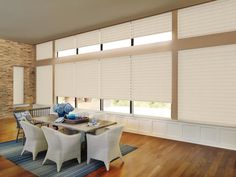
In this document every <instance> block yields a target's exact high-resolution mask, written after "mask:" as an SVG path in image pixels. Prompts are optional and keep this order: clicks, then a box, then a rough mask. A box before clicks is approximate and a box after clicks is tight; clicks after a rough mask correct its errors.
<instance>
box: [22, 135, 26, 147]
mask: <svg viewBox="0 0 236 177" xmlns="http://www.w3.org/2000/svg"><path fill="white" fill-rule="evenodd" d="M25 141H26V138H25V133H24V132H23V145H25Z"/></svg>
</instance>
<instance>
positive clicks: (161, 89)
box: [131, 52, 172, 103]
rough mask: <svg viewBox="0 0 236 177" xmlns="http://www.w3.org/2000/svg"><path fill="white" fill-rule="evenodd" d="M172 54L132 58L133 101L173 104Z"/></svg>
mask: <svg viewBox="0 0 236 177" xmlns="http://www.w3.org/2000/svg"><path fill="white" fill-rule="evenodd" d="M171 56H172V55H171V52H161V53H152V54H145V55H136V56H132V58H131V62H132V72H131V73H132V75H131V77H132V81H131V82H132V86H131V90H132V100H134V101H135V100H136V101H158V102H166V103H171V73H172V71H171V67H172V66H171V60H172V58H171Z"/></svg>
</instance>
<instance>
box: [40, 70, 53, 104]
mask: <svg viewBox="0 0 236 177" xmlns="http://www.w3.org/2000/svg"><path fill="white" fill-rule="evenodd" d="M52 85H53V78H52V65H49V66H38V67H37V68H36V103H37V104H41V105H52V104H53V97H52V90H53V87H52Z"/></svg>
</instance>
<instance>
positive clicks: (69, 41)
mask: <svg viewBox="0 0 236 177" xmlns="http://www.w3.org/2000/svg"><path fill="white" fill-rule="evenodd" d="M69 49H76V36H70V37H66V38H62V39H58V40H56V41H55V50H56V52H58V51H63V50H69Z"/></svg>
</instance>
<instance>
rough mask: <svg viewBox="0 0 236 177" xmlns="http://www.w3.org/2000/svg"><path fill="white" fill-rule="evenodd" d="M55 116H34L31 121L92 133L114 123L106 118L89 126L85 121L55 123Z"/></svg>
mask: <svg viewBox="0 0 236 177" xmlns="http://www.w3.org/2000/svg"><path fill="white" fill-rule="evenodd" d="M56 119H57V117H56V116H55V115H49V116H42V117H34V118H33V121H34V122H37V123H43V124H46V125H54V126H58V127H63V128H67V129H70V130H77V131H79V132H84V133H94V132H95V131H96V130H99V129H102V128H105V127H108V126H111V125H114V124H116V122H114V121H107V120H98V121H97V125H92V126H89V125H88V122H85V123H78V124H69V123H64V122H63V123H55V120H56Z"/></svg>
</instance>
